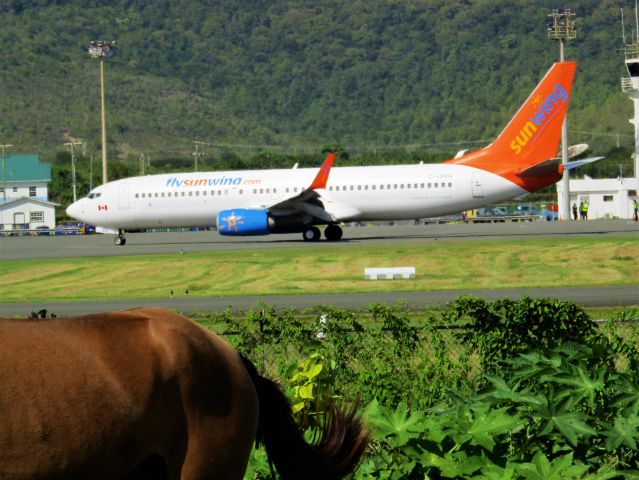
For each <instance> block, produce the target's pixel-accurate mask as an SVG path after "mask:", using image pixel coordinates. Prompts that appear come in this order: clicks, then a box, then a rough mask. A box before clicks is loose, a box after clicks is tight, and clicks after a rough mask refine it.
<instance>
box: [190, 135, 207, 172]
mask: <svg viewBox="0 0 639 480" xmlns="http://www.w3.org/2000/svg"><path fill="white" fill-rule="evenodd" d="M193 143H194V144H195V151H194V152H193V171H194V172H197V157H203V156H205V155H206V153H205V152H200V151H199V148H198V147H199V146H200V145H203V146H204V145H208V143H206V142H199V141H197V140H194V141H193Z"/></svg>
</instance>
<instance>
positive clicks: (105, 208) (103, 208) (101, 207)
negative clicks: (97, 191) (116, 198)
mask: <svg viewBox="0 0 639 480" xmlns="http://www.w3.org/2000/svg"><path fill="white" fill-rule="evenodd" d="M108 209H109V206H108V205H98V210H108Z"/></svg>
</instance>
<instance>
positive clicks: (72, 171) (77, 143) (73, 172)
mask: <svg viewBox="0 0 639 480" xmlns="http://www.w3.org/2000/svg"><path fill="white" fill-rule="evenodd" d="M65 145H66V146H69V147H71V183H72V185H73V202H74V203H75V202H76V200H77V199H78V198H77V195H76V190H77V182H76V181H75V152H74V151H73V147H74V145H82V142H67V143H65Z"/></svg>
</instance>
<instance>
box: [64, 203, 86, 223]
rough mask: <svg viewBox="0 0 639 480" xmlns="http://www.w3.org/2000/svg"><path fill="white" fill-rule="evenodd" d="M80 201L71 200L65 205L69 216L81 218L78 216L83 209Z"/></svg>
mask: <svg viewBox="0 0 639 480" xmlns="http://www.w3.org/2000/svg"><path fill="white" fill-rule="evenodd" d="M80 202H81V201H78V202H73V203H72V204H71V205H69V206H68V207H67V215H68V216H69V217H71V218H75V219H76V220H82V219H81V218H80V216H81V215H82V213H83V211H84V209H83V208H82V207H81V206H80Z"/></svg>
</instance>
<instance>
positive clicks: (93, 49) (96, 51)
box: [89, 40, 116, 183]
mask: <svg viewBox="0 0 639 480" xmlns="http://www.w3.org/2000/svg"><path fill="white" fill-rule="evenodd" d="M115 44H116V41H115V40H113V41H111V42H105V41H92V42H91V43H90V44H89V56H90V57H91V58H98V59H100V111H101V114H100V116H101V119H102V183H107V182H108V178H107V150H106V149H107V146H106V110H105V105H104V59H105V58H110V57H112V56H113V53H114V47H115Z"/></svg>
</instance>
